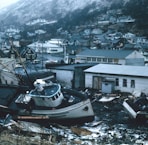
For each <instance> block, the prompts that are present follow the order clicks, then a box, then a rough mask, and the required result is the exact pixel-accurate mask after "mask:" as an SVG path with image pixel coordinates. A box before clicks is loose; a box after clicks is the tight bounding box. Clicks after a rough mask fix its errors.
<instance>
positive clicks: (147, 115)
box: [123, 96, 148, 121]
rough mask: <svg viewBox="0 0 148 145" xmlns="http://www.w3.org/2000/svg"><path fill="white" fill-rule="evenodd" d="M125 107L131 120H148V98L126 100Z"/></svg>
mask: <svg viewBox="0 0 148 145" xmlns="http://www.w3.org/2000/svg"><path fill="white" fill-rule="evenodd" d="M123 107H124V108H125V110H126V111H127V112H128V114H129V115H130V117H131V118H133V119H135V120H138V121H147V120H148V97H147V96H142V97H138V98H135V99H130V98H128V99H125V100H124V101H123Z"/></svg>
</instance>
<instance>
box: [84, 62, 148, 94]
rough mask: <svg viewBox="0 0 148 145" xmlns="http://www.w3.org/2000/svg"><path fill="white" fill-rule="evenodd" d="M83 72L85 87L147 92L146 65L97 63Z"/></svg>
mask: <svg viewBox="0 0 148 145" xmlns="http://www.w3.org/2000/svg"><path fill="white" fill-rule="evenodd" d="M84 72H85V87H87V88H93V89H96V90H99V91H101V92H103V93H112V92H114V91H120V92H128V93H132V92H134V91H141V92H143V93H146V94H147V93H148V73H147V72H148V67H145V66H129V65H113V64H98V65H95V66H92V67H90V68H88V69H86V70H84Z"/></svg>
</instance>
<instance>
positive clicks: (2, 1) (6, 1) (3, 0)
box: [0, 0, 18, 8]
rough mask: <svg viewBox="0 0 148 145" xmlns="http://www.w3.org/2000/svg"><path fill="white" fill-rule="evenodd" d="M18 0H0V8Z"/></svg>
mask: <svg viewBox="0 0 148 145" xmlns="http://www.w3.org/2000/svg"><path fill="white" fill-rule="evenodd" d="M17 1H18V0H0V8H3V7H5V6H8V5H10V4H12V3H14V2H17Z"/></svg>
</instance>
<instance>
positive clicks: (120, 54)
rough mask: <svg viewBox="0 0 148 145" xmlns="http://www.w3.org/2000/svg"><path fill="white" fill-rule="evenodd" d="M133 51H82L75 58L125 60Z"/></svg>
mask: <svg viewBox="0 0 148 145" xmlns="http://www.w3.org/2000/svg"><path fill="white" fill-rule="evenodd" d="M132 52H133V50H102V49H101V50H100V49H95V50H90V49H87V50H84V51H82V52H80V53H79V54H77V55H76V56H77V57H83V56H85V57H104V58H120V59H121V58H126V57H127V56H128V55H129V54H131V53H132Z"/></svg>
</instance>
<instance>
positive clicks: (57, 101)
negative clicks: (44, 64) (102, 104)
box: [3, 78, 94, 124]
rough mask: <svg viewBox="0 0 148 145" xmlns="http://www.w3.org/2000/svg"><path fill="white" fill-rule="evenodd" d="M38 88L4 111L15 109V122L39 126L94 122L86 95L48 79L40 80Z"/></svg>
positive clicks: (36, 85) (38, 80)
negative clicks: (29, 122)
mask: <svg viewBox="0 0 148 145" xmlns="http://www.w3.org/2000/svg"><path fill="white" fill-rule="evenodd" d="M34 86H35V88H34V89H32V90H31V91H29V92H27V93H21V94H20V95H18V96H17V97H16V98H15V99H14V100H13V101H12V102H11V103H9V106H7V109H6V108H3V110H5V109H6V110H8V109H9V111H10V110H11V111H12V112H13V113H12V114H13V115H12V117H13V119H15V120H25V121H31V122H38V123H45V122H46V123H47V122H52V123H60V124H76V123H84V122H90V121H93V119H94V112H93V108H92V104H91V101H90V99H89V98H87V97H86V96H85V95H84V94H82V93H80V92H78V91H74V90H71V89H62V88H61V85H60V84H58V83H53V82H51V81H50V80H48V79H46V78H45V79H37V80H36V81H35V82H34ZM14 112H15V113H14ZM10 113H11V112H10Z"/></svg>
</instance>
